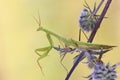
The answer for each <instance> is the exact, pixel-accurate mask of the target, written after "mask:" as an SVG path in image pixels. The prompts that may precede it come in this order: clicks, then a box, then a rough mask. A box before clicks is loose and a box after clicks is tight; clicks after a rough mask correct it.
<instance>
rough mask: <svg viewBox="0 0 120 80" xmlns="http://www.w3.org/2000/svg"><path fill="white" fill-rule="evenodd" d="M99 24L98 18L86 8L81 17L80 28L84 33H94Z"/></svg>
mask: <svg viewBox="0 0 120 80" xmlns="http://www.w3.org/2000/svg"><path fill="white" fill-rule="evenodd" d="M96 23H97V16H95V15H94V14H92V13H91V12H90V11H89V10H88V9H86V8H84V9H83V11H82V12H81V14H80V17H79V24H80V28H81V29H82V30H83V31H86V32H89V31H93V29H94V28H95V25H96Z"/></svg>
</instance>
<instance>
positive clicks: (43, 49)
mask: <svg viewBox="0 0 120 80" xmlns="http://www.w3.org/2000/svg"><path fill="white" fill-rule="evenodd" d="M47 39H48V41H49V43H50V46H48V47H44V48H38V49H36V50H35V53H36V54H37V55H38V56H39V57H38V59H37V63H38V66H39V67H40V69H41V72H42V73H43V70H42V67H41V65H40V62H39V61H40V60H41V59H43V58H45V57H46V56H47V55H48V53H49V52H50V50H51V49H52V46H53V41H52V38H51V36H50V35H49V34H47ZM40 52H43V54H40Z"/></svg>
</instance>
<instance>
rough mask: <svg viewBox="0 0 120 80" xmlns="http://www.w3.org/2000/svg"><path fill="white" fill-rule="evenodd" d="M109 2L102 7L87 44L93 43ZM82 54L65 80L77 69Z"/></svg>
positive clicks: (82, 53) (109, 0)
mask: <svg viewBox="0 0 120 80" xmlns="http://www.w3.org/2000/svg"><path fill="white" fill-rule="evenodd" d="M111 1H112V0H108V1H107V3H106V5H105V7H104V9H103V11H102V13H101V15H100V18H99V20H98V22H97V24H96V27H95V29H94V30H93V31H92V33H91V35H90V37H89V39H88V41H87V42H90V43H91V42H92V41H93V39H94V37H95V34H96V32H97V30H98V28H99V27H100V24H101V22H102V20H103V18H104V16H105V14H106V12H107V10H108V8H109V5H110V3H111ZM84 53H85V52H84V51H83V52H81V53H80V55H79V57H78V59H77V61H76V62H75V63H74V65H73V66H72V68H71V70H70V72H69V73H68V74H67V76H66V78H65V80H69V78H70V76H71V74H72V72H73V71H74V69H75V68H76V67H77V65H78V63H79V62H80V59H81V58H82V56H84V55H85V54H84Z"/></svg>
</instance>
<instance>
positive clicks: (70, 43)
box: [34, 17, 115, 72]
mask: <svg viewBox="0 0 120 80" xmlns="http://www.w3.org/2000/svg"><path fill="white" fill-rule="evenodd" d="M34 18H35V17H34ZM35 20H36V22H37V23H38V24H39V28H38V29H37V31H43V32H45V33H46V37H47V39H48V42H49V44H50V45H49V46H47V47H44V48H38V49H36V50H35V53H36V54H37V55H38V56H39V57H38V59H37V63H38V65H39V67H40V69H41V71H42V72H43V70H42V67H41V65H40V62H39V61H40V60H41V59H43V58H45V57H46V56H47V55H48V54H49V52H50V51H51V49H52V48H54V43H53V40H52V37H51V36H53V37H55V38H56V39H58V40H59V41H61V42H63V43H64V44H65V45H66V46H67V47H73V48H75V49H78V50H82V51H94V52H96V53H94V54H98V55H99V54H100V53H104V52H106V50H111V49H112V48H113V47H115V46H110V45H104V44H92V43H86V42H81V41H77V40H74V39H72V38H65V37H63V36H60V35H58V34H56V33H54V32H51V31H49V30H47V29H45V28H43V27H42V26H41V21H40V19H39V20H37V19H36V18H35ZM98 51H101V52H100V53H99V52H98ZM102 51H103V52H102ZM40 53H42V54H40ZM83 58H84V56H83Z"/></svg>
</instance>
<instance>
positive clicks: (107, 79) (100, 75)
mask: <svg viewBox="0 0 120 80" xmlns="http://www.w3.org/2000/svg"><path fill="white" fill-rule="evenodd" d="M118 65H120V63H118V64H115V65H113V66H110V65H109V63H108V64H107V65H105V64H104V63H103V62H98V63H97V64H96V65H95V67H94V71H93V73H92V74H91V75H90V76H89V80H115V79H116V78H117V72H116V71H115V69H116V67H117V66H118Z"/></svg>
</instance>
